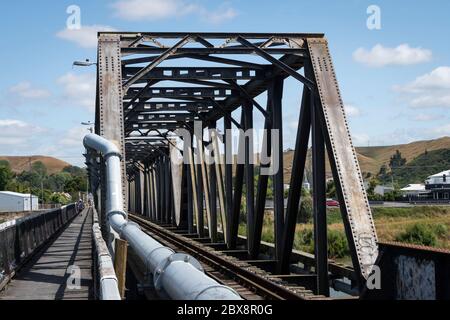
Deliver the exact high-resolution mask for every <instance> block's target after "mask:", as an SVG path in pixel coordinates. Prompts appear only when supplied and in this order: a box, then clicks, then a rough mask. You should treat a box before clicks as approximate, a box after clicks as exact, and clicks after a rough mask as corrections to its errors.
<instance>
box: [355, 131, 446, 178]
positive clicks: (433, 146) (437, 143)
mask: <svg viewBox="0 0 450 320" xmlns="http://www.w3.org/2000/svg"><path fill="white" fill-rule="evenodd" d="M439 149H450V137H442V138H439V139H435V140H423V141H415V142H411V143H408V144H399V145H392V146H382V147H358V148H356V151H357V153H358V154H359V160H360V166H361V170H362V171H364V172H371V173H378V170H379V169H380V167H381V166H382V165H383V164H385V165H388V164H389V159H390V157H391V156H392V155H393V154H394V153H395V151H396V150H399V151H400V152H401V154H402V157H403V158H405V159H406V162H407V163H409V162H410V161H411V160H413V159H414V158H417V157H418V156H419V155H421V154H423V153H425V151H434V150H439ZM363 157H364V158H363Z"/></svg>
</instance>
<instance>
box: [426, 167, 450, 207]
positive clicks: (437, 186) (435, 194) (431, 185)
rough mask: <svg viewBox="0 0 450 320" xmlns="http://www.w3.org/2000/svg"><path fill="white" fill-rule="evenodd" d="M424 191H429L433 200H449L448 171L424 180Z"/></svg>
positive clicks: (449, 180) (449, 173) (449, 183)
mask: <svg viewBox="0 0 450 320" xmlns="http://www.w3.org/2000/svg"><path fill="white" fill-rule="evenodd" d="M425 190H429V192H430V193H431V194H432V198H433V199H435V200H441V199H443V200H447V199H450V170H445V171H442V172H439V173H436V174H433V175H431V176H429V177H428V178H427V179H426V180H425Z"/></svg>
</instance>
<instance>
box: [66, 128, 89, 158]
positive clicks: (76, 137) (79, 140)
mask: <svg viewBox="0 0 450 320" xmlns="http://www.w3.org/2000/svg"><path fill="white" fill-rule="evenodd" d="M88 133H89V132H88V130H87V128H86V127H82V126H80V127H74V128H71V129H69V130H68V131H67V132H66V133H65V135H64V136H63V137H62V139H61V140H59V145H60V146H61V147H64V149H65V148H79V149H80V152H81V150H82V149H83V148H84V147H83V138H84V136H85V135H86V134H88ZM80 154H81V153H80Z"/></svg>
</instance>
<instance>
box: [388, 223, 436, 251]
mask: <svg viewBox="0 0 450 320" xmlns="http://www.w3.org/2000/svg"><path fill="white" fill-rule="evenodd" d="M395 240H397V241H400V242H407V243H413V244H418V245H424V246H435V245H436V243H437V237H436V235H435V232H434V231H433V229H432V228H431V227H430V226H429V225H426V224H423V223H416V224H414V225H412V226H410V227H408V228H407V229H406V231H405V232H403V233H401V234H399V235H398V236H397V237H396V239H395Z"/></svg>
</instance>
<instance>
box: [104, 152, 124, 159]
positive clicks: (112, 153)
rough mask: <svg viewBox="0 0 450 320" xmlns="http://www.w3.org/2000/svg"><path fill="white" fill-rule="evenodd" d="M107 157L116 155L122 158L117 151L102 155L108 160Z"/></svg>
mask: <svg viewBox="0 0 450 320" xmlns="http://www.w3.org/2000/svg"><path fill="white" fill-rule="evenodd" d="M109 157H118V158H119V159H120V160H122V155H121V154H120V153H119V152H109V153H107V154H105V155H104V156H103V158H104V159H105V161H106V160H108V158H109Z"/></svg>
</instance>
